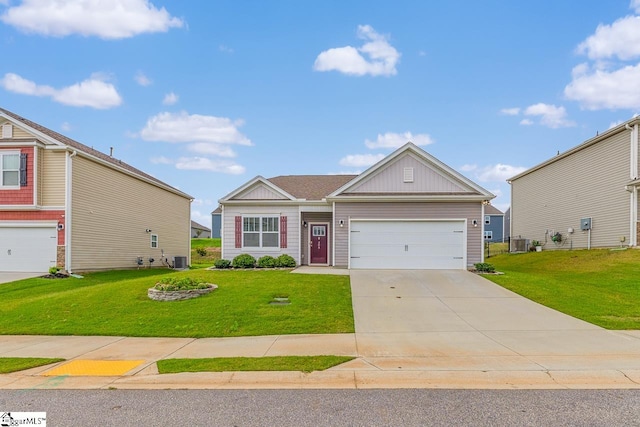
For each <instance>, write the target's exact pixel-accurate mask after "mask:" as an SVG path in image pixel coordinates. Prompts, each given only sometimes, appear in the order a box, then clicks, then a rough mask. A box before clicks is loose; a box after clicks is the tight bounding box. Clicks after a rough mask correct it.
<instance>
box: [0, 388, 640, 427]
mask: <svg viewBox="0 0 640 427" xmlns="http://www.w3.org/2000/svg"><path fill="white" fill-rule="evenodd" d="M6 411H14V412H17V411H32V412H40V411H45V412H46V413H47V426H64V427H67V426H69V427H72V426H119V427H122V426H171V425H175V426H313V427H317V426H445V425H446V426H451V425H458V426H466V425H469V426H470V425H473V426H634V425H640V418H639V416H638V415H639V414H640V391H638V390H433V389H404V390H398V389H395V390H380V389H378V390H5V391H0V412H6Z"/></svg>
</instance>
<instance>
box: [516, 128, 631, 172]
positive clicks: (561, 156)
mask: <svg viewBox="0 0 640 427" xmlns="http://www.w3.org/2000/svg"><path fill="white" fill-rule="evenodd" d="M634 125H640V116H636V117H634V118H632V119H630V120H627V121H626V122H624V123H620V124H619V125H618V126H614V127H612V128H611V129H608V130H607V131H605V132H602V133H600V134H598V135H596V136H594V137H593V138H591V139H587V140H586V141H585V142H583V143H582V144H580V145H576V146H575V147H573V148H571V149H569V150H567V151H565V152H564V153H560V154H558V155H557V156H555V157H552V158H550V159H549V160H546V161H544V162H542V163H540V164H537V165H535V166H533V167H531V168H529V169H527V170H526V171H524V172H521V173H519V174H518V175H516V176H514V177H511V178H509V179H507V182H508V183H511V181H515V180H516V179H519V178H522V177H523V176H525V175H528V174H530V173H531V172H535V171H537V170H538V169H542V168H543V167H545V166H547V165H550V164H551V163H554V162H557V161H558V160H560V159H564V158H565V157H567V156H570V155H571V154H573V153H575V152H578V151H580V150H584V149H585V148H587V147H590V146H592V145H594V144H597V143H598V142H600V141H603V140H605V139H607V138H609V137H610V136H612V135H615V134H617V133H620V132H623V131H625V130H629V127H631V126H634Z"/></svg>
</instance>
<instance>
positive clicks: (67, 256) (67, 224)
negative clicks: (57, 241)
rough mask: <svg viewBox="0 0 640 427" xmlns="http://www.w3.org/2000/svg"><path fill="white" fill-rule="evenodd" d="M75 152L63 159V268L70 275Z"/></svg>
mask: <svg viewBox="0 0 640 427" xmlns="http://www.w3.org/2000/svg"><path fill="white" fill-rule="evenodd" d="M74 153H76V151H74V152H73V153H69V152H68V151H67V155H66V157H65V159H66V160H65V167H66V171H65V172H66V179H65V187H66V188H65V207H64V215H65V217H64V246H65V250H64V267H65V269H66V270H67V271H68V272H69V273H71V272H72V271H73V270H72V266H71V250H72V248H71V234H72V233H71V230H72V228H73V223H72V221H71V219H72V213H71V194H72V191H71V190H72V180H71V177H72V176H73V175H72V170H73V157H74V156H75V154H74Z"/></svg>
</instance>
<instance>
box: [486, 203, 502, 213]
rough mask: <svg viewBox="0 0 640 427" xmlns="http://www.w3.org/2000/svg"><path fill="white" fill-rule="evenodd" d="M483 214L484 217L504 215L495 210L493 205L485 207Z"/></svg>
mask: <svg viewBox="0 0 640 427" xmlns="http://www.w3.org/2000/svg"><path fill="white" fill-rule="evenodd" d="M484 214H485V215H504V213H502V211H501V210H500V209H498V208H496V207H495V206H493V205H486V206H485V207H484Z"/></svg>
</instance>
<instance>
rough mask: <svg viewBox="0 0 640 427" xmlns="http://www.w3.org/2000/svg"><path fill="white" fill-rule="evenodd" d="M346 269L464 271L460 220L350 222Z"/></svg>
mask: <svg viewBox="0 0 640 427" xmlns="http://www.w3.org/2000/svg"><path fill="white" fill-rule="evenodd" d="M349 248H350V252H349V253H350V258H351V260H350V261H351V264H350V268H354V269H362V268H371V269H416V270H431V269H465V268H466V267H467V266H466V254H465V251H466V232H465V222H464V221H460V220H458V221H452V220H447V221H408V220H405V221H367V220H352V221H351V231H350V243H349Z"/></svg>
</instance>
